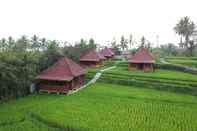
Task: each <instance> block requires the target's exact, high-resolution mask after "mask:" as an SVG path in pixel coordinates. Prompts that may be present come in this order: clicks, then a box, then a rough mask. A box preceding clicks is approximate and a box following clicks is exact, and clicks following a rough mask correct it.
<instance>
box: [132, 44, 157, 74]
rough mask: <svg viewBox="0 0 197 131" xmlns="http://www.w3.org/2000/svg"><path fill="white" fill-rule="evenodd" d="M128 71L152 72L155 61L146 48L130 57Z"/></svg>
mask: <svg viewBox="0 0 197 131" xmlns="http://www.w3.org/2000/svg"><path fill="white" fill-rule="evenodd" d="M128 63H129V70H130V71H138V70H140V71H145V72H149V71H153V70H154V69H153V64H154V63H155V60H154V58H153V56H152V55H151V53H150V52H149V51H148V49H146V48H140V49H139V50H138V51H137V52H136V53H135V55H134V56H132V57H131V58H130V59H129V60H128Z"/></svg>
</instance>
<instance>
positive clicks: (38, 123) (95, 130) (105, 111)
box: [0, 83, 197, 131]
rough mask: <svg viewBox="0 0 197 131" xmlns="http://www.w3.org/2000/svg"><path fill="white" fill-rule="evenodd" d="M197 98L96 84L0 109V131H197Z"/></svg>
mask: <svg viewBox="0 0 197 131" xmlns="http://www.w3.org/2000/svg"><path fill="white" fill-rule="evenodd" d="M196 109H197V97H196V96H192V95H186V94H178V93H170V92H166V91H157V90H153V89H145V88H136V87H135V86H122V85H114V84H106V83H96V84H94V85H91V86H90V87H88V88H86V89H84V90H82V91H80V92H79V93H76V94H73V95H71V96H65V95H52V94H50V95H48V94H41V95H32V96H28V97H25V98H20V99H18V100H16V101H11V102H8V103H5V104H1V105H0V130H1V131H13V130H14V131H35V130H37V131H38V130H42V131H48V130H55V131H63V130H64V131H65V130H68V131H131V130H134V131H196V130H197V110H196Z"/></svg>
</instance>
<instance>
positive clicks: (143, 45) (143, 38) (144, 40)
mask: <svg viewBox="0 0 197 131" xmlns="http://www.w3.org/2000/svg"><path fill="white" fill-rule="evenodd" d="M140 41H141V45H140V47H145V42H146V39H145V37H144V36H142V38H141V40H140Z"/></svg>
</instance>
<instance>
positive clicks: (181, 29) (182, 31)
mask: <svg viewBox="0 0 197 131" xmlns="http://www.w3.org/2000/svg"><path fill="white" fill-rule="evenodd" d="M174 31H175V33H177V34H178V35H180V36H181V43H180V45H182V37H184V38H185V42H184V44H183V46H184V47H186V48H187V49H188V48H189V46H190V37H191V36H192V35H193V34H194V33H195V32H196V25H195V24H194V22H192V21H191V20H190V19H189V17H187V16H186V17H183V18H181V19H180V21H179V22H178V23H177V24H176V26H175V27H174Z"/></svg>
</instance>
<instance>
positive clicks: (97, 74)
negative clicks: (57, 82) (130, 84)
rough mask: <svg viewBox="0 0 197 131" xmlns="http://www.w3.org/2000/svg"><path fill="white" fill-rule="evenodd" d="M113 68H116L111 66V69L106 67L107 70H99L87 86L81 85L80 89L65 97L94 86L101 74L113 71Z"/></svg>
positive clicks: (70, 92)
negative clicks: (91, 85)
mask: <svg viewBox="0 0 197 131" xmlns="http://www.w3.org/2000/svg"><path fill="white" fill-rule="evenodd" d="M114 68H116V66H112V67H108V68H105V69H102V70H100V71H99V72H97V73H96V74H95V76H94V77H93V78H92V79H91V80H90V81H89V82H88V83H87V84H85V85H83V86H82V87H80V88H78V89H76V90H71V91H69V92H68V94H67V95H72V94H74V93H76V92H78V91H80V90H82V89H84V88H86V87H87V86H89V85H90V84H94V83H95V82H96V81H97V80H98V79H99V78H100V77H101V75H102V73H103V72H105V71H108V70H111V69H114Z"/></svg>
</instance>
